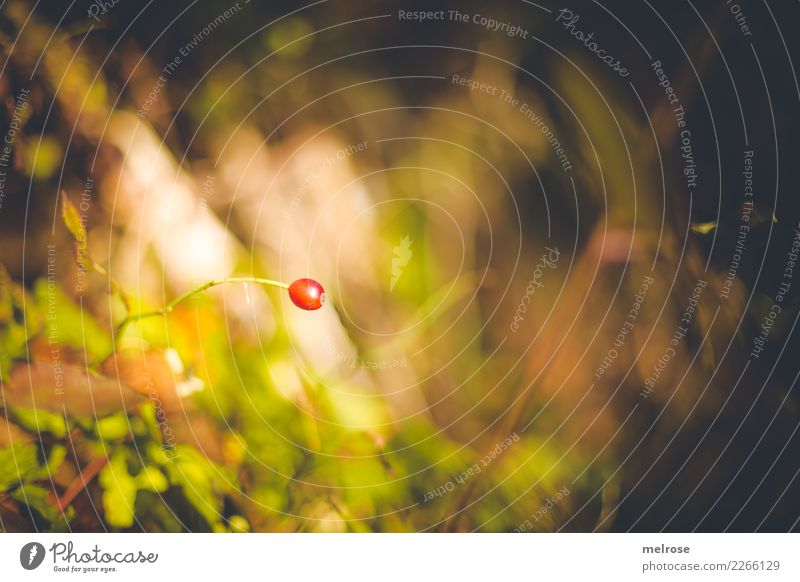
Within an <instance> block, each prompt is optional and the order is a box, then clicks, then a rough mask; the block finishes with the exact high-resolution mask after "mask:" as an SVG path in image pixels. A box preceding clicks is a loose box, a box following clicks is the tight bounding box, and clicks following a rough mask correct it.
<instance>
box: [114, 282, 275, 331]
mask: <svg viewBox="0 0 800 582" xmlns="http://www.w3.org/2000/svg"><path fill="white" fill-rule="evenodd" d="M225 283H256V284H258V285H268V286H271V287H280V288H281V289H288V288H289V285H287V284H286V283H281V282H280V281H273V280H272V279H263V278H261V277H228V278H227V279H216V280H213V281H208V282H206V283H203V284H202V285H199V286H197V287H195V288H194V289H190V290H189V291H187V292H186V293H184V294H183V295H178V296H177V297H176V298H175V299H173V300H172V301H170V302H169V303H167V304H166V305H165V306H164V307H162V308H161V309H156V310H155V311H142V312H140V313H134V314H131V315H128V316H127V317H125V319H123V320H122V321H121V322H120V324H119V326H117V331H116V333H115V335H116V337H119V336H121V335H122V332H123V331H125V328H126V327H127V326H128V325H130V324H131V323H134V322H136V321H139V320H141V319H146V318H148V317H158V316H161V315H166V314H167V313H170V312H171V311H172V310H173V309H175V308H176V307H177V306H178V305H179V304H181V303H183V302H184V301H186V300H187V299H191V298H192V297H194V296H196V295H197V294H198V293H202V292H203V291H205V290H206V289H210V288H211V287H216V286H217V285H224V284H225Z"/></svg>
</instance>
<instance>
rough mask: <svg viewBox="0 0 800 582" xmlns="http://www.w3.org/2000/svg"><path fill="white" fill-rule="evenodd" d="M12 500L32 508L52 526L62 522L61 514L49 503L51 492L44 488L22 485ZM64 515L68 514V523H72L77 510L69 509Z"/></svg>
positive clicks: (13, 494)
mask: <svg viewBox="0 0 800 582" xmlns="http://www.w3.org/2000/svg"><path fill="white" fill-rule="evenodd" d="M11 498H12V499H14V500H15V501H18V502H19V503H22V504H23V505H26V506H27V507H30V508H31V509H33V510H34V511H36V512H37V513H38V514H39V515H40V516H41V517H42V518H43V519H44V520H46V521H48V522H50V523H51V524H52V523H55V522H60V521H61V520H62V515H61V512H60V511H58V510H57V509H56V508H55V507H53V505H51V503H50V501H49V498H50V491H49V490H48V489H45V488H44V487H40V486H39V485H30V484H27V485H22V486H20V487H19V488H18V489H17V490H16V491H14V493H12V495H11ZM64 513H65V514H66V521H70V520H71V519H72V518H73V517H75V508H73V507H67V508H66V510H65V511H64Z"/></svg>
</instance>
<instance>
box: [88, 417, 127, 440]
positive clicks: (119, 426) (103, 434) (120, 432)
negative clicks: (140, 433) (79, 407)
mask: <svg viewBox="0 0 800 582" xmlns="http://www.w3.org/2000/svg"><path fill="white" fill-rule="evenodd" d="M94 429H95V432H96V433H97V436H99V437H100V438H101V439H102V440H104V441H119V440H123V439H124V438H125V437H127V436H128V435H130V434H131V427H130V425H129V423H128V416H127V415H126V414H125V413H124V412H119V413H117V414H113V415H111V416H106V417H105V418H100V419H98V420H97V422H96V423H95V426H94Z"/></svg>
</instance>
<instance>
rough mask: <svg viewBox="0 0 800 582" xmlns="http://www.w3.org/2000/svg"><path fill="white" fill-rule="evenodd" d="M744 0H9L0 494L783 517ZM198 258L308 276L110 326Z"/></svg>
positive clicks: (772, 272) (783, 152)
mask: <svg viewBox="0 0 800 582" xmlns="http://www.w3.org/2000/svg"><path fill="white" fill-rule="evenodd" d="M736 6H737V7H738V8H739V10H738V12H737V11H735V10H733V9H732V8H731V6H729V5H728V4H726V3H721V2H711V1H706V2H694V3H685V4H684V3H681V2H678V3H654V4H652V5H651V4H650V3H647V2H644V3H635V4H634V5H631V3H625V2H621V1H619V2H603V3H599V2H583V1H575V2H572V3H571V4H570V6H569V7H568V8H564V7H561V6H556V5H551V4H550V3H546V2H543V3H532V2H525V1H522V2H516V1H506V2H502V3H499V4H491V5H488V4H486V3H479V2H459V3H455V2H450V3H441V4H437V5H435V6H433V5H431V4H430V3H423V2H421V1H417V2H415V1H412V0H409V1H404V2H394V1H386V2H377V3H364V2H355V1H348V0H328V1H322V2H315V3H309V4H308V5H303V6H300V5H297V4H296V3H290V2H270V3H266V4H265V3H260V2H249V1H245V0H241V1H240V2H235V3H228V2H225V1H222V0H220V1H217V0H214V1H205V0H204V1H197V0H195V1H192V2H174V3H166V4H165V3H161V4H158V5H157V4H156V3H154V2H149V3H144V4H143V3H133V2H128V1H126V0H118V1H116V2H105V3H103V2H92V3H90V2H85V1H84V2H75V3H73V4H71V5H70V6H69V7H68V8H65V7H64V6H50V5H47V6H42V5H41V3H38V4H34V3H31V2H24V1H18V0H17V1H10V2H4V3H3V4H2V7H0V47H2V49H1V50H2V56H3V65H2V70H1V73H0V96H2V103H3V107H2V108H0V109H1V110H2V111H1V112H0V115H2V124H1V125H0V130H2V133H3V136H4V141H3V143H1V144H0V236H1V237H2V239H0V240H1V241H2V244H0V263H1V264H2V266H3V270H2V272H1V273H0V378H2V395H3V399H2V401H0V405H1V406H2V414H0V529H2V530H4V531H105V530H119V531H148V532H153V531H219V532H222V531H286V532H295V531H297V532H302V531H326V532H339V531H353V532H367V531H374V532H395V531H490V532H493V531H526V532H527V531H629V530H636V531H660V530H668V531H690V530H698V531H723V530H732V531H755V530H758V531H761V530H766V531H787V530H797V529H798V519H800V496H798V493H800V484H798V481H797V476H798V472H800V454H799V453H800V438H799V437H798V435H797V428H798V394H797V389H796V387H795V382H796V379H797V374H798V366H797V362H796V361H794V359H793V358H792V354H793V353H796V350H797V348H798V346H797V343H796V342H797V339H796V336H797V334H796V333H795V332H794V327H795V323H796V322H797V313H798V310H797V303H798V301H797V298H798V296H799V295H800V293H798V291H800V281H793V280H792V274H791V273H789V271H788V270H787V267H790V266H791V264H790V263H791V261H793V260H794V259H793V258H792V256H793V255H792V253H793V252H794V253H795V254H796V251H797V248H796V247H795V246H793V245H794V242H795V240H796V236H797V224H798V218H800V207H799V206H798V205H799V204H800V203H798V199H797V197H796V196H793V194H792V193H793V192H795V191H796V190H797V187H798V183H797V182H798V180H797V175H796V172H794V171H793V164H794V158H795V157H796V153H797V151H798V150H797V143H796V142H797V139H798V137H797V136H798V132H797V115H796V111H797V106H798V99H800V90H799V89H798V84H797V77H796V75H795V71H794V68H793V64H792V59H793V58H794V57H796V56H797V47H796V40H795V39H794V38H792V35H791V34H788V31H787V29H786V28H785V26H786V25H785V23H787V22H791V21H793V19H796V18H797V17H798V16H800V14H798V7H797V6H794V5H792V6H791V7H790V6H788V4H787V5H783V4H782V5H780V6H772V7H770V6H767V5H766V4H759V3H756V2H748V1H747V0H742V1H740V2H739V4H737V5H736ZM420 12H422V15H420ZM455 12H458V14H455ZM426 14H427V16H426ZM576 16H577V17H578V18H575V17H576ZM464 18H466V20H464ZM781 23H783V24H781ZM782 27H783V28H782ZM589 34H591V35H592V36H591V37H588V36H587V35H589ZM599 51H602V52H599ZM606 55H607V56H608V58H605V57H606ZM604 59H605V60H604ZM616 61H619V64H618V66H617V67H616V70H615V68H614V63H615V62H616ZM623 68H624V71H623V70H622V69H623ZM679 107H681V108H682V109H681V110H678V108H679ZM681 123H684V124H685V125H681ZM745 217H746V218H745ZM743 225H744V226H745V227H746V228H745V229H743V228H742V226H743ZM795 258H796V257H795ZM787 273H789V276H788V278H787ZM227 277H266V278H269V279H276V280H280V281H284V282H286V283H289V282H291V281H293V280H295V279H298V278H301V277H312V278H314V279H316V280H318V281H320V282H321V283H322V284H323V285H324V287H325V289H326V297H327V301H326V304H325V306H324V307H323V308H322V309H321V310H319V311H311V312H306V311H301V310H299V309H297V308H296V307H295V306H294V305H293V304H292V303H291V301H290V300H289V297H288V295H287V294H286V293H285V292H284V291H282V290H280V289H274V288H271V287H265V286H261V285H258V284H252V283H245V284H241V283H236V284H234V283H230V284H225V285H219V286H216V287H214V288H212V289H209V290H208V291H207V292H203V293H199V294H197V295H196V296H193V297H191V298H189V299H187V300H186V301H183V302H182V303H180V304H179V305H178V306H176V308H175V309H174V311H172V312H171V313H169V314H166V315H159V316H157V317H149V318H146V319H142V320H141V321H135V322H132V323H131V324H130V325H126V326H124V328H122V329H120V323H121V322H123V321H125V320H126V317H128V316H130V315H132V314H136V313H140V312H149V311H153V310H158V309H160V308H162V307H163V306H164V305H165V304H167V303H168V302H170V301H171V300H172V299H174V298H176V297H178V296H179V295H181V294H183V293H186V292H187V291H190V290H191V289H192V288H194V287H197V286H199V285H201V284H203V283H204V282H208V281H212V280H222V279H225V278H227ZM782 283H784V284H786V283H788V287H785V286H784V287H781V284H782ZM778 297H779V298H778ZM775 306H777V307H778V308H779V310H776V309H774V307H775ZM765 330H767V331H765ZM759 338H760V343H756V344H754V341H755V340H759ZM756 347H758V348H759V349H758V350H756V349H755V348H756ZM754 351H755V355H754Z"/></svg>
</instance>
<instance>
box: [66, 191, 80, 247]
mask: <svg viewBox="0 0 800 582" xmlns="http://www.w3.org/2000/svg"><path fill="white" fill-rule="evenodd" d="M61 218H62V219H63V221H64V225H65V226H66V227H67V230H68V231H69V232H70V234H72V236H73V237H74V238H75V241H76V242H79V243H85V242H86V229H85V228H84V227H83V224H82V223H81V216H80V214H78V209H77V208H75V205H74V204H73V203H72V201H71V200H70V199H69V197H68V196H67V193H66V192H64V191H63V190H62V191H61Z"/></svg>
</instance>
